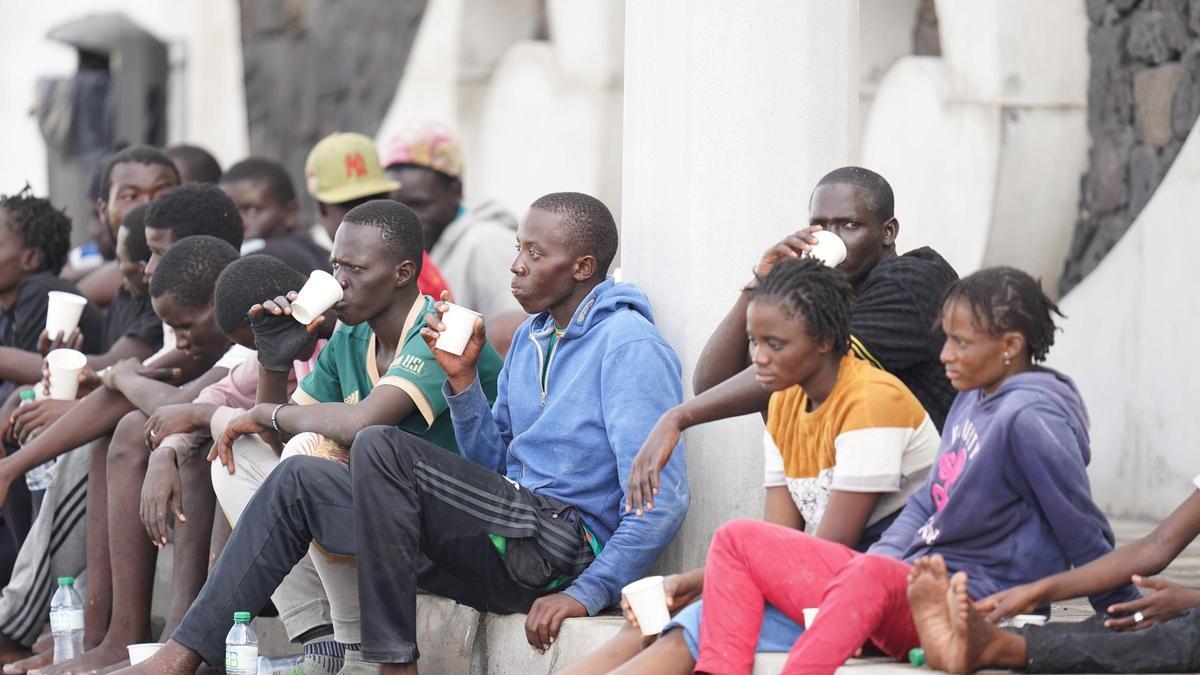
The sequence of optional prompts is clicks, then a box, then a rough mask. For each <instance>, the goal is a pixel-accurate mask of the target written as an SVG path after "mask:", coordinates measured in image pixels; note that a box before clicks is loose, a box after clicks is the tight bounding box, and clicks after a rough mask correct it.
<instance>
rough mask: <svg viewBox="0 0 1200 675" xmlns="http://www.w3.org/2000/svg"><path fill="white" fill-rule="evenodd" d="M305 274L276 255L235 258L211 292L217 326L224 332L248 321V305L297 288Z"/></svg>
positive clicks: (302, 282)
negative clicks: (214, 289)
mask: <svg viewBox="0 0 1200 675" xmlns="http://www.w3.org/2000/svg"><path fill="white" fill-rule="evenodd" d="M304 281H305V279H304V275H303V274H300V273H299V272H297V271H296V270H294V269H292V268H291V267H289V266H288V265H287V264H286V263H284V262H282V261H280V260H279V259H278V258H273V257H271V256H269V255H248V256H246V257H245V258H241V259H240V260H237V261H234V262H233V263H232V264H231V265H230V266H229V267H226V268H225V271H224V272H221V276H220V277H218V278H217V289H216V292H215V294H214V295H213V314H214V316H215V317H216V319H217V326H219V327H220V328H221V332H222V333H225V334H226V335H228V334H230V333H232V332H233V331H234V330H236V329H237V328H238V326H245V325H249V323H250V317H249V316H248V315H247V313H248V312H249V311H250V308H251V307H253V306H255V305H257V304H259V303H261V302H263V301H264V300H269V299H271V298H275V297H278V296H280V295H287V294H288V291H299V290H300V287H301V286H303V285H304Z"/></svg>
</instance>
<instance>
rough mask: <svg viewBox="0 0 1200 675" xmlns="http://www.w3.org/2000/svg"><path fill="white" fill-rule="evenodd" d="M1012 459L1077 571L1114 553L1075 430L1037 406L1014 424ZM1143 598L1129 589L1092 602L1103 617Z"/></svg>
mask: <svg viewBox="0 0 1200 675" xmlns="http://www.w3.org/2000/svg"><path fill="white" fill-rule="evenodd" d="M1012 433H1013V434H1014V437H1013V441H1014V442H1013V443H1011V446H1012V457H1013V460H1014V464H1015V466H1016V468H1017V469H1018V470H1019V471H1020V472H1021V474H1022V476H1023V478H1024V480H1025V481H1026V482H1027V484H1028V485H1029V487H1030V490H1031V492H1032V494H1033V496H1034V498H1035V499H1036V500H1037V502H1038V505H1039V506H1040V507H1041V509H1042V513H1043V514H1045V516H1046V519H1047V521H1049V524H1050V529H1051V530H1053V531H1054V536H1055V538H1056V539H1058V543H1059V545H1060V546H1061V547H1062V550H1063V552H1064V553H1065V554H1066V556H1067V560H1069V561H1070V563H1071V565H1072V566H1073V567H1079V566H1080V565H1085V564H1087V563H1089V562H1091V561H1092V560H1095V559H1096V558H1099V557H1100V556H1102V555H1105V554H1107V553H1110V552H1111V551H1112V550H1113V542H1114V538H1113V533H1112V528H1111V527H1109V524H1108V519H1107V518H1105V517H1104V514H1103V513H1101V512H1100V509H1099V508H1098V507H1097V506H1096V503H1095V502H1094V501H1092V491H1091V487H1090V485H1089V483H1088V477H1087V465H1086V463H1085V461H1084V452H1083V449H1082V448H1081V447H1080V443H1079V440H1078V439H1077V438H1076V436H1075V434H1074V433H1073V432H1072V430H1071V425H1070V424H1069V422H1068V420H1067V419H1066V418H1065V417H1064V416H1063V414H1062V412H1061V411H1058V410H1056V409H1054V408H1052V407H1050V406H1047V405H1042V404H1035V405H1034V406H1032V407H1030V408H1026V409H1024V410H1022V411H1021V412H1020V413H1018V414H1017V416H1016V419H1015V420H1014V421H1013V430H1012ZM1138 597H1141V594H1140V593H1139V592H1138V590H1137V589H1136V588H1134V587H1133V586H1132V585H1130V584H1126V585H1124V586H1121V587H1119V588H1115V589H1113V590H1111V591H1107V592H1105V593H1101V594H1098V595H1093V596H1092V597H1090V598H1089V601H1090V602H1091V604H1092V608H1093V609H1095V610H1096V611H1097V612H1098V613H1100V614H1105V613H1107V611H1108V606H1109V605H1111V604H1113V603H1115V602H1125V601H1129V600H1133V599H1136V598H1138Z"/></svg>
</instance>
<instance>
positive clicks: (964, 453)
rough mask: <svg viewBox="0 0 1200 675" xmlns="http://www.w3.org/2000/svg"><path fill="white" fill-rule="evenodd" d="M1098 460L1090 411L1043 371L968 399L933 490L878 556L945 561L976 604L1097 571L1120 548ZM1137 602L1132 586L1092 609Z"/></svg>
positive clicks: (901, 519) (955, 414)
mask: <svg viewBox="0 0 1200 675" xmlns="http://www.w3.org/2000/svg"><path fill="white" fill-rule="evenodd" d="M1090 461H1091V450H1090V448H1089V446H1088V417H1087V410H1086V409H1085V408H1084V405H1083V400H1082V399H1081V398H1080V396H1079V392H1078V390H1076V389H1075V384H1074V383H1073V382H1072V381H1071V380H1070V378H1068V377H1067V376H1065V375H1062V374H1061V373H1058V372H1056V371H1054V370H1050V369H1048V368H1037V369H1035V370H1032V371H1028V372H1024V373H1020V374H1017V375H1014V376H1012V377H1010V378H1008V379H1007V380H1005V381H1004V382H1003V383H1002V384H1001V385H1000V387H999V388H998V389H997V390H996V391H995V392H993V393H992V395H991V396H987V397H984V396H982V394H981V392H980V391H978V390H975V391H968V392H964V393H961V394H959V395H958V397H957V398H956V399H955V400H954V404H953V405H952V406H951V407H950V412H949V414H948V415H947V417H946V426H945V430H944V431H943V433H942V446H941V449H940V450H939V451H938V456H937V459H936V460H935V461H934V465H933V467H932V468H931V469H930V471H929V477H928V478H927V479H926V481H925V487H924V488H922V489H921V490H919V491H918V492H916V493H914V494H913V495H912V497H910V498H909V500H908V503H907V504H906V505H905V507H904V509H903V510H902V511H901V512H900V515H899V516H898V517H897V518H896V522H895V523H893V524H892V526H891V527H889V528H888V530H887V531H886V532H884V533H883V537H882V538H881V539H880V540H879V542H878V543H876V544H875V545H874V546H872V547H871V549H870V552H871V553H878V554H881V555H886V556H889V557H892V558H899V559H903V560H905V561H908V562H911V561H913V560H914V559H916V558H918V557H920V556H923V555H930V554H933V553H940V554H942V556H943V557H945V559H946V566H947V567H948V568H949V569H950V570H951V571H958V570H963V571H965V572H967V574H968V575H969V577H970V585H969V586H970V593H971V596H972V597H974V598H976V599H979V598H983V597H986V596H988V595H991V594H992V593H995V592H996V591H1000V590H1003V589H1005V588H1009V587H1012V586H1016V585H1019V584H1024V583H1028V582H1031V581H1036V580H1038V579H1041V578H1042V577H1046V576H1049V575H1052V574H1057V573H1058V572H1062V571H1064V570H1066V569H1069V568H1071V567H1076V566H1079V565H1083V564H1085V563H1088V562H1090V561H1091V560H1094V559H1095V558H1098V557H1100V556H1102V555H1104V554H1106V553H1108V552H1110V551H1112V548H1113V534H1112V530H1111V529H1110V528H1109V525H1108V520H1106V519H1105V517H1104V514H1102V513H1100V509H1098V508H1096V504H1095V503H1094V502H1093V501H1092V497H1091V488H1090V487H1089V485H1088V477H1087V470H1086V469H1087V465H1088V462H1090ZM1136 597H1139V594H1138V592H1137V590H1136V589H1135V588H1133V587H1132V586H1129V585H1126V586H1123V587H1121V588H1118V589H1115V590H1112V591H1109V592H1107V593H1104V594H1101V595H1097V596H1093V597H1092V598H1091V602H1092V607H1093V608H1095V609H1096V611H1097V612H1100V613H1105V612H1106V611H1107V608H1108V606H1109V605H1110V604H1112V603H1114V602H1122V601H1125V600H1131V599H1133V598H1136Z"/></svg>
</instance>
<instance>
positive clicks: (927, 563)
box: [908, 554, 954, 670]
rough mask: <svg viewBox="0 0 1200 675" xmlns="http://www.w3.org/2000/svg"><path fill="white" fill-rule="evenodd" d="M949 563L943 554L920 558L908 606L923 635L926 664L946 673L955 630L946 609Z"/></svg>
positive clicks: (912, 574) (914, 569) (911, 578)
mask: <svg viewBox="0 0 1200 675" xmlns="http://www.w3.org/2000/svg"><path fill="white" fill-rule="evenodd" d="M949 590H950V580H949V579H947V578H946V562H945V560H943V559H942V556H940V555H936V554H935V555H934V556H933V557H926V558H917V560H916V561H915V562H914V563H913V566H912V569H911V570H909V572H908V605H909V607H911V608H912V615H913V623H914V624H915V625H916V627H917V634H918V635H920V636H921V648H922V649H924V650H925V661H926V663H928V664H929V666H930V667H931V668H935V669H937V670H945V663H946V655H947V652H948V651H949V650H950V643H951V641H952V639H953V635H954V629H953V628H952V627H951V625H950V612H949V609H948V608H947V606H946V592H947V591H949Z"/></svg>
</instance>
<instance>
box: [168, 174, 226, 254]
mask: <svg viewBox="0 0 1200 675" xmlns="http://www.w3.org/2000/svg"><path fill="white" fill-rule="evenodd" d="M146 227H148V228H150V229H152V230H171V231H172V234H171V241H173V242H176V241H179V240H181V239H184V238H186V237H194V236H196V235H198V234H207V235H209V236H211V237H217V238H218V239H223V240H225V241H226V242H228V243H229V245H230V246H232V247H234V248H239V249H240V248H241V246H242V237H243V229H242V215H241V214H240V213H238V210H237V206H235V205H234V203H233V200H232V199H230V198H229V196H228V195H226V194H225V192H224V191H223V190H221V188H219V187H217V186H216V185H209V184H207V183H189V184H187V185H180V186H179V187H173V188H171V189H170V190H167V191H166V192H163V193H162V195H160V196H159V198H158V199H156V200H154V201H153V202H151V203H150V211H149V212H147V213H146Z"/></svg>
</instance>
